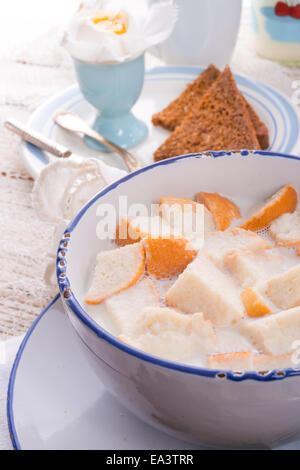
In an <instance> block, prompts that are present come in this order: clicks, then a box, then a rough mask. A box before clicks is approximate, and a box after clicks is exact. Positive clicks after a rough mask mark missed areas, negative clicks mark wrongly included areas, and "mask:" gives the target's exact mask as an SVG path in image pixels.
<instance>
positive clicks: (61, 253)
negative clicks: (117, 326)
mask: <svg viewBox="0 0 300 470" xmlns="http://www.w3.org/2000/svg"><path fill="white" fill-rule="evenodd" d="M236 153H239V154H240V155H242V156H249V155H261V156H264V157H281V158H287V159H293V160H299V161H300V157H296V156H293V155H287V154H280V153H274V152H264V151H258V150H255V151H249V150H242V151H239V152H234V151H229V152H226V151H221V152H212V151H210V152H203V153H196V154H188V155H183V156H179V157H174V158H170V159H167V160H162V161H160V162H157V163H153V164H151V165H148V166H146V167H144V168H142V169H140V170H137V171H135V172H133V173H130V174H128V175H126V176H124V177H123V178H121V179H119V180H118V181H116V182H115V183H112V184H111V185H109V186H107V187H106V188H105V189H103V190H102V191H100V192H99V193H98V194H97V195H96V196H94V197H93V198H92V199H91V200H90V201H89V202H87V204H86V205H85V206H84V207H83V208H82V209H81V210H80V211H79V213H78V214H77V215H76V216H75V217H74V219H73V220H72V221H71V223H70V224H69V226H68V227H67V229H66V230H65V233H64V235H63V237H62V239H61V241H60V243H59V247H58V252H57V260H56V274H57V281H58V285H59V289H60V293H61V295H62V297H63V299H64V301H65V302H66V303H67V304H68V306H69V307H70V309H71V310H72V311H73V313H74V314H75V315H76V316H77V317H78V318H79V319H80V320H81V322H83V323H84V324H85V325H86V326H87V327H89V328H90V329H91V330H92V331H93V332H94V333H95V334H96V335H97V336H98V337H99V338H101V339H103V340H105V341H107V342H108V343H110V344H111V345H113V346H115V347H116V348H118V349H120V350H122V351H123V352H125V353H127V354H130V355H132V356H135V357H137V358H138V359H141V360H143V361H146V362H151V363H152V364H155V365H157V366H160V367H165V368H168V369H173V370H178V371H181V372H185V373H187V374H194V375H200V376H203V377H210V378H218V379H228V380H232V381H242V380H255V381H264V382H265V381H272V380H282V379H284V378H287V377H292V376H298V375H300V368H286V369H284V368H281V369H274V370H272V371H268V372H267V373H265V372H263V371H261V372H260V371H259V372H256V371H249V372H248V371H246V372H234V371H228V370H224V369H223V370H221V369H219V370H218V369H208V368H204V367H197V366H190V365H185V364H182V363H178V362H173V361H169V360H166V359H161V358H159V357H157V356H153V355H151V354H148V353H145V352H143V351H141V350H138V349H136V348H134V347H132V346H130V345H128V344H125V343H124V342H122V341H120V340H118V339H117V337H115V336H114V335H112V334H111V333H109V332H108V331H106V330H105V329H104V328H102V327H101V326H100V325H99V324H98V323H96V322H95V321H94V320H93V319H92V318H91V317H90V316H89V315H88V313H87V312H86V311H85V310H84V309H83V308H82V306H81V305H80V303H79V301H78V300H77V299H76V297H75V295H74V293H73V292H72V288H71V285H70V281H69V279H68V276H67V260H66V253H67V251H68V248H67V247H66V246H65V242H66V240H69V239H70V236H71V233H72V231H73V230H74V229H75V228H76V226H77V225H78V223H79V222H80V220H81V218H82V217H83V215H84V214H85V212H86V211H87V210H88V209H89V207H90V206H91V205H93V204H94V203H95V202H96V201H98V200H100V199H101V198H102V197H103V196H104V195H105V194H107V193H109V192H110V191H113V190H114V189H115V188H116V187H118V186H120V185H122V184H123V183H125V182H126V181H128V180H130V179H132V178H134V177H135V176H136V175H138V174H140V173H143V172H146V171H149V170H151V169H152V168H154V167H157V166H162V165H172V164H174V163H175V162H177V161H178V160H183V159H187V158H203V157H207V156H208V155H209V156H212V157H213V158H219V157H223V156H232V155H234V154H236Z"/></svg>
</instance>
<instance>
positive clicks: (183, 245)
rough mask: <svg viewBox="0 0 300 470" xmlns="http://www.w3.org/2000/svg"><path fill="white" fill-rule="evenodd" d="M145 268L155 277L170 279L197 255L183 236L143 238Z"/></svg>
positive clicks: (179, 272)
mask: <svg viewBox="0 0 300 470" xmlns="http://www.w3.org/2000/svg"><path fill="white" fill-rule="evenodd" d="M144 246H145V252H146V260H147V269H148V272H149V274H151V275H153V276H155V277H156V278H157V279H172V278H173V277H174V276H177V275H178V274H181V273H182V272H183V271H184V270H185V268H186V267H187V266H188V264H190V263H191V262H192V261H193V260H194V259H195V257H196V256H197V251H195V250H194V249H193V248H192V246H191V245H190V243H189V242H188V241H187V240H185V239H184V238H175V237H170V238H162V237H161V238H151V237H148V238H146V239H145V240H144Z"/></svg>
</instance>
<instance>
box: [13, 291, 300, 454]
mask: <svg viewBox="0 0 300 470" xmlns="http://www.w3.org/2000/svg"><path fill="white" fill-rule="evenodd" d="M7 415H8V424H9V431H10V435H11V439H12V443H13V446H14V448H15V449H18V450H20V449H22V450H29V449H35V450H47V449H52V450H56V449H57V450H60V449H68V450H69V449H70V450H72V449H74V450H75V449H96V450H101V449H104V450H106V449H107V450H110V449H112V450H116V449H118V450H130V449H137V450H147V449H152V450H163V449H172V450H192V449H196V447H195V446H192V444H187V443H186V442H182V441H178V440H177V439H174V438H172V437H170V436H167V435H166V434H164V433H162V432H160V431H157V430H156V429H154V428H152V427H150V426H148V425H147V424H145V423H143V422H142V421H140V420H139V419H137V418H136V417H135V416H133V415H132V414H131V413H130V412H129V411H128V410H126V409H125V408H124V407H123V406H122V405H120V404H119V403H118V402H117V401H116V399H115V398H113V397H112V396H111V395H110V394H109V392H108V391H107V390H106V389H105V388H104V386H103V385H102V384H101V382H99V379H98V378H97V377H96V375H95V374H94V372H93V370H92V369H91V368H90V366H89V364H88V362H87V361H86V359H85V357H84V355H83V354H82V352H81V349H80V347H79V344H78V337H77V335H76V333H75V330H74V328H73V327H72V326H71V324H70V322H69V320H68V318H67V316H66V315H65V313H64V310H63V306H62V303H61V300H60V297H59V296H56V297H55V299H53V301H52V302H51V303H50V304H49V305H48V306H47V307H46V308H45V310H43V312H42V313H41V314H40V316H39V317H38V318H37V320H36V321H35V322H34V324H33V325H32V327H31V328H30V330H29V331H28V333H27V335H26V337H25V338H24V340H23V342H22V344H21V346H20V349H19V351H18V353H17V356H16V359H15V363H14V365H13V368H12V372H11V376H10V382H9V388H8V401H7ZM281 449H289V450H294V449H300V443H299V442H295V443H293V444H289V445H286V446H284V447H281Z"/></svg>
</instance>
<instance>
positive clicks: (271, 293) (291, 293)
mask: <svg viewBox="0 0 300 470" xmlns="http://www.w3.org/2000/svg"><path fill="white" fill-rule="evenodd" d="M264 293H265V294H266V295H267V296H268V297H269V299H270V300H271V301H272V302H273V303H274V304H275V305H276V306H277V307H278V308H281V309H288V308H292V307H297V306H298V305H300V264H298V265H296V266H293V267H292V268H290V269H289V270H287V271H285V272H283V273H282V274H279V275H277V276H274V277H273V278H271V279H270V280H269V281H268V282H267V283H266V284H265V287H264Z"/></svg>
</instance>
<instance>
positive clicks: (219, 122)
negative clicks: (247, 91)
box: [154, 66, 260, 161]
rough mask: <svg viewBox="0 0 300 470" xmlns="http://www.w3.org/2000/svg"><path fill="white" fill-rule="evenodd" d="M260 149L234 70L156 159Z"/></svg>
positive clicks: (210, 92) (223, 76)
mask: <svg viewBox="0 0 300 470" xmlns="http://www.w3.org/2000/svg"><path fill="white" fill-rule="evenodd" d="M243 148H247V149H249V150H252V149H253V150H257V149H260V145H259V142H258V140H257V137H256V133H255V130H254V127H253V124H252V121H251V119H250V116H249V113H248V111H247V108H246V104H245V102H244V100H243V98H242V97H241V94H240V92H239V90H238V88H237V85H236V83H235V80H234V78H233V75H232V73H231V70H230V68H229V67H228V66H227V67H226V68H225V70H224V72H222V73H221V75H220V76H219V78H218V79H217V80H216V81H215V83H214V84H213V85H212V86H211V88H210V89H209V90H208V91H207V93H205V95H204V96H203V97H202V99H201V100H200V103H199V105H198V106H197V108H194V109H193V110H192V111H191V112H190V114H189V115H188V116H187V117H186V118H185V119H184V120H183V121H182V123H181V124H180V125H179V126H177V127H176V129H175V130H174V132H173V133H172V134H171V135H170V136H169V138H168V139H167V140H166V141H165V142H164V143H163V144H162V145H161V146H160V147H159V148H158V149H157V150H156V152H155V153H154V160H155V161H159V160H164V159H166V158H170V157H174V156H177V155H183V154H186V153H197V152H202V151H205V150H241V149H243Z"/></svg>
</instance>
